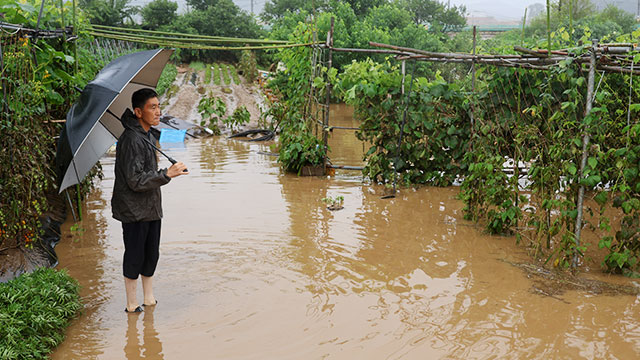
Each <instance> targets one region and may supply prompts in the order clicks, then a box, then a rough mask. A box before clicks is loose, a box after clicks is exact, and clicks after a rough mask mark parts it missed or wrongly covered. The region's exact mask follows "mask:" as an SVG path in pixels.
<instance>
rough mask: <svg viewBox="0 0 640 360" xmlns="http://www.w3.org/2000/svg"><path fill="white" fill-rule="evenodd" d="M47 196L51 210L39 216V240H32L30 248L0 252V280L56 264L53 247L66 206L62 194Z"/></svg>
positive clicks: (56, 241) (57, 239) (58, 239)
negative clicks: (40, 231)
mask: <svg viewBox="0 0 640 360" xmlns="http://www.w3.org/2000/svg"><path fill="white" fill-rule="evenodd" d="M54 196H55V197H56V198H54ZM49 198H50V201H49V207H50V209H51V210H52V211H50V212H49V213H47V214H46V215H44V216H43V217H42V218H40V223H41V229H42V235H41V236H40V241H36V242H34V243H33V248H31V249H28V248H25V247H24V246H20V247H18V248H15V249H9V250H6V251H4V252H2V253H0V282H7V281H9V280H12V279H14V278H16V277H18V276H20V275H22V274H24V273H29V272H33V271H35V270H37V269H39V268H41V267H56V266H57V265H58V256H57V255H56V252H55V250H54V249H55V247H56V245H57V244H58V243H59V242H60V239H61V232H60V227H61V226H62V223H63V222H64V219H65V217H66V206H65V203H64V200H63V199H62V195H59V196H58V195H57V194H56V195H51V196H50V197H49ZM51 199H53V201H51Z"/></svg>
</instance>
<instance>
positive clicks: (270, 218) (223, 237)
mask: <svg viewBox="0 0 640 360" xmlns="http://www.w3.org/2000/svg"><path fill="white" fill-rule="evenodd" d="M339 109H340V108H338V110H339ZM340 111H342V112H345V111H346V109H344V108H343V109H342V110H340ZM338 115H340V114H338ZM350 121H351V120H350V119H346V120H344V121H342V122H340V124H341V125H343V126H351V125H352V123H351V122H350ZM334 123H335V121H334ZM332 124H333V123H332ZM336 131H337V130H336ZM352 133H353V132H351V133H346V132H345V133H342V134H341V135H339V136H344V137H345V139H346V137H348V136H353V135H352ZM347 134H350V135H347ZM336 139H338V135H336V136H334V139H333V140H332V141H334V143H333V146H332V157H333V158H334V163H340V164H341V165H361V164H362V162H361V160H362V159H361V156H362V144H360V143H359V142H357V141H355V140H353V139H352V140H349V141H347V140H344V141H343V143H344V144H345V145H344V146H342V145H340V146H338V145H339V144H336V143H335V140H336ZM268 145H269V144H257V143H248V142H240V141H235V140H227V139H224V138H210V139H203V140H193V141H192V140H189V141H188V142H187V143H186V145H185V147H183V148H179V147H178V148H169V149H168V153H169V154H170V155H171V156H172V157H174V158H176V159H180V160H182V161H184V162H185V163H186V164H188V166H189V169H190V171H191V174H190V175H188V176H185V177H181V178H177V179H174V180H173V181H172V182H171V183H170V184H168V185H167V186H165V187H164V188H163V197H164V199H163V201H164V203H163V204H164V209H165V217H164V219H163V225H162V226H163V229H162V232H163V233H162V240H161V249H160V250H161V256H160V262H159V265H158V269H157V272H156V276H155V280H154V285H155V292H156V297H157V298H158V300H159V304H158V305H157V306H156V307H155V308H151V309H147V310H146V311H145V312H144V313H142V314H140V315H127V314H125V313H124V312H123V309H124V306H125V296H124V284H123V280H122V275H121V273H122V270H121V266H122V265H121V260H122V253H123V249H124V247H123V244H122V237H121V233H122V230H121V226H120V223H119V222H117V221H116V220H114V219H112V217H111V209H110V198H111V192H112V188H113V181H114V174H113V165H114V158H113V157H112V156H106V157H105V158H104V159H103V161H102V162H103V167H104V173H105V178H104V180H102V181H101V182H100V183H99V184H98V186H97V189H96V190H95V191H93V193H92V194H91V195H90V197H89V199H88V202H87V204H86V206H85V209H84V211H85V213H84V217H83V221H82V222H80V223H79V230H76V231H72V230H71V229H70V227H71V225H72V222H67V223H66V224H65V225H64V229H63V231H64V232H63V234H64V235H63V237H64V238H63V241H62V242H61V243H60V245H58V247H57V249H56V250H57V252H58V254H59V255H60V267H61V268H65V269H67V270H68V271H69V273H70V274H71V275H72V276H73V277H75V278H76V279H78V280H79V282H80V284H81V285H82V297H83V300H84V303H85V308H84V311H83V314H82V315H81V316H80V317H79V318H77V319H75V320H74V321H73V323H72V325H71V327H70V328H69V329H68V330H67V332H66V340H65V341H64V342H63V343H62V344H61V345H60V346H59V347H58V348H57V349H56V351H55V353H54V354H53V356H52V358H53V359H143V358H144V359H325V358H326V359H436V358H440V359H503V358H504V359H551V358H553V359H575V358H587V359H637V358H638V357H639V356H640V299H639V298H638V297H636V296H605V295H593V294H590V293H586V292H579V291H566V292H564V293H563V294H561V295H556V296H553V297H550V296H541V295H540V294H536V292H535V291H532V279H530V278H528V277H527V273H526V272H524V271H522V270H521V269H519V268H518V267H515V266H512V265H510V264H509V262H512V263H515V262H522V261H528V260H529V258H528V256H527V255H526V253H525V251H524V250H523V249H522V248H520V247H518V246H516V245H515V241H514V239H513V238H510V237H490V236H487V235H484V234H483V233H482V229H481V228H480V227H477V226H475V225H473V224H471V223H469V222H467V221H464V220H463V219H462V212H461V209H462V203H461V202H460V201H459V200H457V199H456V195H457V193H458V189H457V188H444V189H443V188H431V187H423V188H419V189H415V190H414V189H402V190H401V191H400V193H399V195H398V196H397V197H396V198H395V199H389V200H383V199H381V198H380V195H381V193H382V188H380V187H378V186H371V185H365V184H363V183H362V181H361V180H362V179H361V177H360V176H359V174H358V173H354V172H340V171H338V173H337V174H336V176H334V177H331V178H314V177H297V176H295V175H285V174H283V173H282V172H281V170H280V169H279V167H278V164H277V163H276V160H275V158H273V157H269V156H266V155H262V154H260V153H259V152H261V151H263V152H269V151H270V150H269V147H268ZM335 159H339V160H340V161H336V160H335ZM161 165H162V166H166V165H167V164H166V161H164V160H163V162H162V164H161ZM338 195H342V196H343V197H344V209H343V210H340V211H335V212H332V211H329V210H327V209H326V207H325V204H323V203H322V202H321V201H320V200H321V199H322V198H324V197H327V196H338ZM592 277H595V278H601V279H604V280H607V281H618V282H621V283H624V284H633V281H632V280H628V279H621V278H619V277H607V276H605V275H598V274H595V275H592ZM534 289H535V288H534ZM138 292H139V295H138V296H139V299H141V298H142V297H141V289H140V288H139V289H138Z"/></svg>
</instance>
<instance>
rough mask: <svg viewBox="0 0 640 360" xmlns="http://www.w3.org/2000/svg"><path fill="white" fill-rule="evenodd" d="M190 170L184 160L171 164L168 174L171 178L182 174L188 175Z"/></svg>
mask: <svg viewBox="0 0 640 360" xmlns="http://www.w3.org/2000/svg"><path fill="white" fill-rule="evenodd" d="M187 174H189V171H188V170H187V165H185V164H184V163H182V162H177V163H175V164H173V165H171V167H170V168H168V169H167V176H168V177H170V178H174V177H176V176H180V175H187Z"/></svg>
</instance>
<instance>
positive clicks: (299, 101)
mask: <svg viewBox="0 0 640 360" xmlns="http://www.w3.org/2000/svg"><path fill="white" fill-rule="evenodd" d="M291 36H292V39H302V41H304V42H310V41H311V39H312V28H311V25H308V24H303V23H300V24H299V26H298V27H297V28H296V31H295V32H294V33H293V34H292V35H291ZM278 57H279V59H280V61H282V63H283V65H284V67H285V70H284V71H280V72H278V73H276V75H275V77H274V79H273V80H272V81H270V82H269V85H268V86H269V87H270V88H271V89H273V90H274V91H275V92H276V93H277V94H278V97H279V102H278V103H276V104H274V106H273V107H272V109H273V110H272V111H271V113H270V114H271V115H272V116H273V117H275V119H274V120H275V121H276V122H277V124H278V126H279V127H280V129H281V133H280V142H279V154H280V156H279V157H278V161H279V162H280V163H281V164H282V166H283V168H284V169H285V170H286V171H290V172H296V173H299V172H300V171H301V169H302V167H303V166H306V165H312V166H318V165H323V161H324V156H325V153H326V151H325V148H324V144H323V143H322V140H321V139H320V138H318V137H316V136H315V135H314V134H313V131H312V125H313V121H315V119H314V118H312V117H310V116H309V114H310V113H311V112H310V111H309V102H308V101H307V98H308V95H309V92H310V90H311V74H312V70H313V69H312V66H311V63H310V59H311V49H310V48H308V47H296V48H289V49H282V50H280V53H279V54H278Z"/></svg>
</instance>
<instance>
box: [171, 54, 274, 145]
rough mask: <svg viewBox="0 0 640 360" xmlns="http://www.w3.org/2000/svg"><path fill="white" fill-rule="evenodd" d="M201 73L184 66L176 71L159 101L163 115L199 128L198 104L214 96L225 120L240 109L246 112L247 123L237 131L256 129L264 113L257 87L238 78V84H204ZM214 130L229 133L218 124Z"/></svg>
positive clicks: (203, 73)
mask: <svg viewBox="0 0 640 360" xmlns="http://www.w3.org/2000/svg"><path fill="white" fill-rule="evenodd" d="M204 80H205V72H204V71H195V70H193V69H191V68H189V67H188V66H186V65H182V66H180V67H178V76H176V80H175V82H174V83H173V85H172V86H171V88H170V89H169V90H168V91H167V93H166V94H165V95H164V96H163V97H162V99H161V103H162V105H163V113H164V114H168V115H171V116H174V117H177V118H180V119H183V120H188V121H192V122H195V123H197V124H200V121H201V120H202V117H201V115H200V113H199V112H198V103H199V102H200V100H201V99H202V98H203V97H204V96H214V97H219V98H221V99H222V100H223V101H224V103H225V104H226V107H227V112H226V114H225V116H230V115H231V114H233V112H234V111H235V110H236V108H238V107H240V106H242V105H244V106H245V107H246V108H247V110H248V111H249V114H250V115H251V117H250V122H249V123H248V124H246V125H244V126H243V127H242V128H241V129H239V130H240V131H242V130H248V129H256V128H258V127H259V125H258V124H259V120H260V116H261V113H262V111H263V110H264V101H263V96H262V94H261V92H260V87H259V86H257V85H256V84H249V83H247V82H246V81H245V80H244V79H243V78H242V77H240V84H236V83H233V80H232V81H231V82H232V83H231V84H229V85H225V84H224V80H223V81H222V83H221V85H216V84H215V83H214V81H213V80H210V81H209V82H206V83H205V81H204ZM218 126H219V127H220V129H221V130H222V132H223V133H229V132H230V129H227V128H226V127H225V126H224V124H222V122H218Z"/></svg>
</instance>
